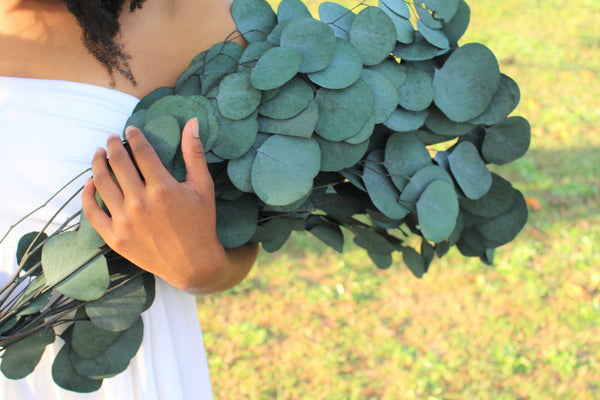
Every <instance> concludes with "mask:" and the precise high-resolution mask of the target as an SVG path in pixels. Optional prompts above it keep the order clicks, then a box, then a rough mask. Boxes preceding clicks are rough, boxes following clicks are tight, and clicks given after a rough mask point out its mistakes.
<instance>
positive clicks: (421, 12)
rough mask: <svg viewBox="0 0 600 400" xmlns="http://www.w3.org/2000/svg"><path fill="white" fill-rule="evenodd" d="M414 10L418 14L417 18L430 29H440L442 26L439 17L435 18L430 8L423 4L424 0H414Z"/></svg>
mask: <svg viewBox="0 0 600 400" xmlns="http://www.w3.org/2000/svg"><path fill="white" fill-rule="evenodd" d="M415 10H416V11H417V15H418V16H419V20H420V21H422V22H423V23H424V24H426V25H427V26H428V27H430V28H432V29H440V28H442V27H443V23H442V21H441V20H440V19H438V18H436V17H435V16H434V15H433V13H432V10H430V9H428V8H427V6H426V5H425V0H415Z"/></svg>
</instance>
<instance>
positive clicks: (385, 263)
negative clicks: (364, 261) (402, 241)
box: [367, 251, 394, 269]
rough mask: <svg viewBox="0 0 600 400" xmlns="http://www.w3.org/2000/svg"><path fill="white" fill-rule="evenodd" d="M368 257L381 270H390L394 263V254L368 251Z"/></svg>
mask: <svg viewBox="0 0 600 400" xmlns="http://www.w3.org/2000/svg"><path fill="white" fill-rule="evenodd" d="M367 255H368V256H369V258H370V259H371V261H373V264H375V266H376V267H377V268H379V269H388V268H389V267H391V266H392V262H393V261H394V260H393V257H392V253H384V254H379V253H373V252H370V251H367Z"/></svg>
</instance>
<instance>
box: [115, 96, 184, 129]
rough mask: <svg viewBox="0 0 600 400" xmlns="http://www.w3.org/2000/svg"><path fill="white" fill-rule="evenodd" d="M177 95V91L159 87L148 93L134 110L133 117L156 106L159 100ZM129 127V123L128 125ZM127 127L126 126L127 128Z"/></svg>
mask: <svg viewBox="0 0 600 400" xmlns="http://www.w3.org/2000/svg"><path fill="white" fill-rule="evenodd" d="M173 94H175V91H174V90H173V88H172V87H159V88H156V89H154V90H153V91H151V92H150V93H148V94H147V95H145V96H144V98H143V99H141V100H140V101H139V102H138V103H137V104H136V106H135V108H134V109H133V111H132V113H131V115H132V116H133V115H135V114H137V112H138V111H141V110H146V109H148V108H149V107H150V106H151V105H152V104H154V103H155V102H156V101H157V100H159V99H162V98H163V97H166V96H171V95H173ZM127 125H129V123H127ZM127 125H125V126H127Z"/></svg>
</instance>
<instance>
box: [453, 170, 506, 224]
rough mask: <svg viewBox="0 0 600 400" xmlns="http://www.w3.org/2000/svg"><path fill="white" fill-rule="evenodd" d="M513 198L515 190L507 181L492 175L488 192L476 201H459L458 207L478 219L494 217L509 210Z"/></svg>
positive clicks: (464, 199)
mask: <svg viewBox="0 0 600 400" xmlns="http://www.w3.org/2000/svg"><path fill="white" fill-rule="evenodd" d="M514 197H515V190H514V189H513V187H512V185H511V184H510V182H509V181H507V180H506V179H504V178H502V177H501V176H499V175H497V174H494V173H492V185H491V187H490V190H488V192H487V193H486V194H485V195H483V197H481V198H479V199H477V200H471V199H467V198H463V199H460V206H461V207H462V208H463V209H464V210H466V211H467V212H469V213H470V214H473V215H477V216H480V217H486V218H492V217H496V216H498V215H500V214H502V213H503V212H505V211H506V210H508V209H509V208H510V206H511V205H512V204H513V201H514Z"/></svg>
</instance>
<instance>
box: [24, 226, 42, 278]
mask: <svg viewBox="0 0 600 400" xmlns="http://www.w3.org/2000/svg"><path fill="white" fill-rule="evenodd" d="M46 239H48V235H46V234H45V233H44V232H29V233H27V234H25V235H23V236H21V238H20V239H19V243H18V245H17V262H18V263H19V266H21V267H22V268H23V270H24V271H25V272H27V271H29V270H30V269H31V268H33V267H35V266H36V265H37V264H38V263H40V262H41V261H42V251H41V248H40V249H38V250H36V251H34V250H35V249H36V248H37V247H38V246H40V245H41V244H42V243H44V241H45V240H46ZM25 254H27V258H24V257H25ZM37 275H39V274H37Z"/></svg>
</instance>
